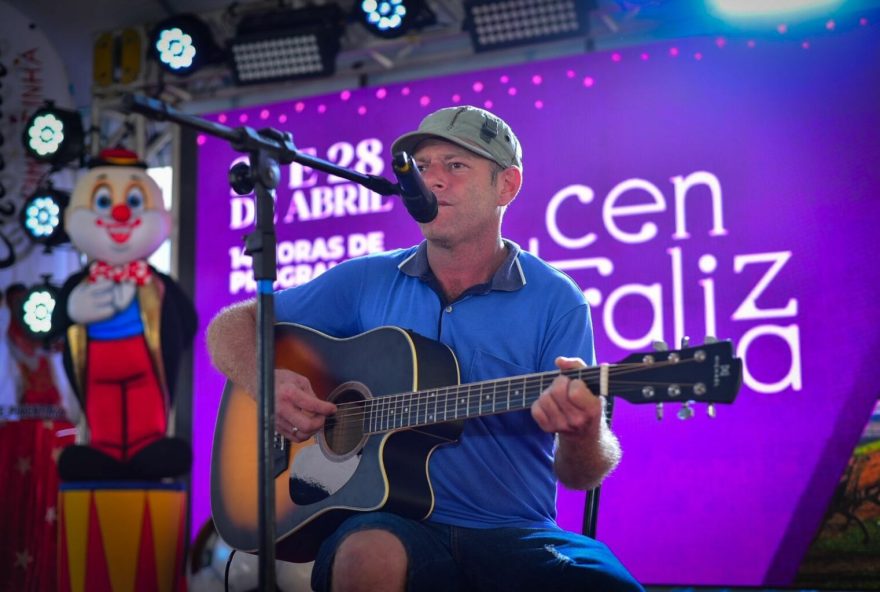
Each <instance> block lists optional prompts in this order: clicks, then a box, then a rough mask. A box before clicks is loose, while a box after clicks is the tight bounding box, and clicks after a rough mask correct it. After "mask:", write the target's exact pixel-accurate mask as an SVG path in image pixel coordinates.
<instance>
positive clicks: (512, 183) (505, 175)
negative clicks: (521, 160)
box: [498, 166, 522, 206]
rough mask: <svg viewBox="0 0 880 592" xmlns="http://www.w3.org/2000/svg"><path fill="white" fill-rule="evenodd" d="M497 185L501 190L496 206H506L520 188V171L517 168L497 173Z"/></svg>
mask: <svg viewBox="0 0 880 592" xmlns="http://www.w3.org/2000/svg"><path fill="white" fill-rule="evenodd" d="M498 183H499V186H500V188H501V192H500V194H499V196H498V205H500V206H506V205H508V204H509V203H510V202H512V201H513V199H514V198H515V197H516V196H517V194H518V193H519V190H520V188H521V187H522V169H520V168H519V167H517V166H509V167H507V168H506V169H504V170H503V171H501V172H500V173H498Z"/></svg>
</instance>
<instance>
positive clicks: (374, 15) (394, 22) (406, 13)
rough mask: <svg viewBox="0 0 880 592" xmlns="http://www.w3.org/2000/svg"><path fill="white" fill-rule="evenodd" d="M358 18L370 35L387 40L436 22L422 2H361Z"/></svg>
mask: <svg viewBox="0 0 880 592" xmlns="http://www.w3.org/2000/svg"><path fill="white" fill-rule="evenodd" d="M357 16H358V19H359V20H360V21H361V23H362V24H363V25H364V26H365V27H366V28H367V30H368V31H369V32H370V33H372V34H374V35H377V36H379V37H385V38H386V39H393V38H394V37H400V36H402V35H404V34H406V33H407V32H408V31H410V30H411V29H413V28H419V27H423V26H425V25H427V24H431V23H433V22H434V20H435V17H434V15H433V13H430V12H429V11H428V10H427V7H426V6H425V4H424V2H423V1H422V0H359V3H358V8H357Z"/></svg>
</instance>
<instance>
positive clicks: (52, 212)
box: [20, 187, 70, 249]
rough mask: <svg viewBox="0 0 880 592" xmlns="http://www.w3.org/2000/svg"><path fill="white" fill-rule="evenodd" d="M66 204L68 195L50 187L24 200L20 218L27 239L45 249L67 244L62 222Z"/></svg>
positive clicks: (68, 199)
mask: <svg viewBox="0 0 880 592" xmlns="http://www.w3.org/2000/svg"><path fill="white" fill-rule="evenodd" d="M68 203H70V194H68V193H65V192H63V191H57V190H55V189H52V188H51V187H47V188H43V189H38V190H37V191H36V192H35V193H34V194H33V195H31V196H30V197H29V198H28V199H27V200H25V202H24V204H23V206H22V208H21V213H20V216H21V226H22V228H23V229H24V232H25V234H27V236H28V238H30V239H31V240H32V241H33V242H35V243H37V244H39V245H43V246H44V247H46V249H51V248H52V247H55V246H58V245H60V244H62V243H65V242H67V241H68V240H69V239H68V237H67V233H66V232H65V230H64V223H63V220H64V210H65V208H67V204H68Z"/></svg>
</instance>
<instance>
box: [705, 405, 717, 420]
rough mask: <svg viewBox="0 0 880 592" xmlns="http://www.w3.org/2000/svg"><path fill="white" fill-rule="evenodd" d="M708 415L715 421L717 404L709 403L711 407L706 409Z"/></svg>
mask: <svg viewBox="0 0 880 592" xmlns="http://www.w3.org/2000/svg"><path fill="white" fill-rule="evenodd" d="M706 415H708V416H709V419H715V416H716V413H715V403H709V406H708V407H706Z"/></svg>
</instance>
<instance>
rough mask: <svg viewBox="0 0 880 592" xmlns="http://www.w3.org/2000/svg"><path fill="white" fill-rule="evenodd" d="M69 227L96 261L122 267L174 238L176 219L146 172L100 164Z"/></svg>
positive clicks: (77, 192)
mask: <svg viewBox="0 0 880 592" xmlns="http://www.w3.org/2000/svg"><path fill="white" fill-rule="evenodd" d="M64 223H65V228H66V230H67V234H68V236H70V242H72V243H73V245H74V246H75V247H76V248H77V249H79V250H80V251H82V252H83V253H85V254H86V255H87V256H88V257H89V259H90V260H99V261H105V262H107V263H110V264H112V265H121V264H123V263H128V262H130V261H134V260H137V259H144V258H146V257H147V256H148V255H150V254H151V253H152V252H153V251H155V250H156V249H157V248H158V247H159V245H161V244H162V241H164V240H165V239H166V238H167V237H168V233H169V231H170V229H171V215H170V214H169V213H168V212H167V211H166V210H165V208H164V205H163V203H162V193H161V191H160V189H159V186H158V185H157V184H156V182H155V181H154V180H153V179H152V178H150V176H149V175H147V174H146V172H145V171H144V169H142V168H140V167H136V166H100V167H96V168H94V169H92V170H91V171H89V173H88V174H87V175H86V176H85V177H83V178H82V179H81V180H80V181H79V182H78V183H77V184H76V188H75V189H74V192H73V195H72V196H71V203H70V206H69V207H68V208H67V212H66V214H65V218H64Z"/></svg>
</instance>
